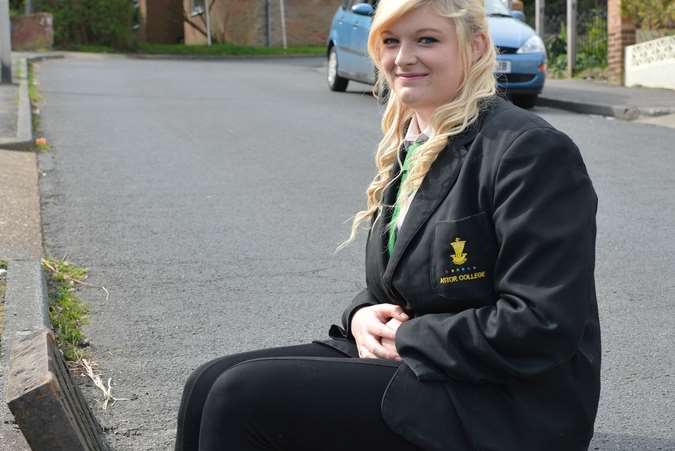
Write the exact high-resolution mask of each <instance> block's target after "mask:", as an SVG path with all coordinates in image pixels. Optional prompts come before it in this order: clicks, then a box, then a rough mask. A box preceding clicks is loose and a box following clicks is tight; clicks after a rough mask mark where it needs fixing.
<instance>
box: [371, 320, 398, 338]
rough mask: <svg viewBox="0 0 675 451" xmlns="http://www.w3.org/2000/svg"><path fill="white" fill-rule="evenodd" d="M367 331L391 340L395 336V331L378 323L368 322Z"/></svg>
mask: <svg viewBox="0 0 675 451" xmlns="http://www.w3.org/2000/svg"><path fill="white" fill-rule="evenodd" d="M367 331H368V333H370V334H371V335H375V336H376V337H382V338H388V339H390V340H393V339H394V337H396V331H395V330H394V329H392V328H391V327H387V326H385V325H384V324H380V323H370V324H368V328H367Z"/></svg>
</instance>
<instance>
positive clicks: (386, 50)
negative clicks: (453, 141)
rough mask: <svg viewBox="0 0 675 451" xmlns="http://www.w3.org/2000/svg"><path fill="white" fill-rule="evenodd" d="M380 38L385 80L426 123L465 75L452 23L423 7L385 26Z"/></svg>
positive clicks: (454, 94) (445, 101)
mask: <svg viewBox="0 0 675 451" xmlns="http://www.w3.org/2000/svg"><path fill="white" fill-rule="evenodd" d="M380 38H381V39H380V40H381V42H380V62H381V66H382V70H383V72H384V75H385V77H386V79H387V83H388V84H389V86H390V87H391V89H392V90H393V91H394V93H395V94H396V96H397V97H398V98H399V99H400V101H401V102H402V103H403V104H405V105H406V106H408V107H409V108H411V109H412V110H413V111H414V112H415V113H416V114H417V116H418V119H422V122H424V123H428V120H429V119H430V118H431V116H432V115H433V112H434V111H435V110H436V109H437V108H438V107H439V106H441V105H443V104H445V103H447V102H449V101H450V100H452V99H453V98H454V97H455V96H456V95H457V93H458V91H459V87H460V85H461V83H462V80H463V78H464V69H463V63H462V61H461V57H460V52H459V45H458V42H457V33H456V30H455V25H454V24H453V22H452V21H451V20H450V19H448V18H446V17H443V16H440V15H439V14H438V13H436V12H435V11H434V10H433V9H432V8H431V7H429V6H425V7H422V8H417V9H414V10H412V11H410V12H409V13H407V14H405V15H403V16H402V17H401V18H399V19H398V20H396V21H394V22H393V23H392V24H391V25H390V26H388V27H385V29H384V30H383V31H382V33H381V37H380Z"/></svg>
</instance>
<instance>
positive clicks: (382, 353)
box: [366, 339, 398, 360]
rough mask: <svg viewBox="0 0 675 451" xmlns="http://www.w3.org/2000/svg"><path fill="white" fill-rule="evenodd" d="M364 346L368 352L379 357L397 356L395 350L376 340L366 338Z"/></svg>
mask: <svg viewBox="0 0 675 451" xmlns="http://www.w3.org/2000/svg"><path fill="white" fill-rule="evenodd" d="M366 347H367V348H368V351H369V352H371V353H373V354H375V357H377V358H380V359H387V360H395V359H396V357H397V356H398V353H397V352H396V351H395V350H388V349H387V348H385V347H384V346H382V344H381V343H380V342H379V341H378V340H374V339H370V340H368V343H367V345H366Z"/></svg>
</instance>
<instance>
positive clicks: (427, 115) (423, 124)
mask: <svg viewBox="0 0 675 451" xmlns="http://www.w3.org/2000/svg"><path fill="white" fill-rule="evenodd" d="M431 116H433V112H427V111H415V118H416V119H417V126H418V127H419V129H420V130H419V131H420V132H423V131H424V130H426V128H427V127H428V126H429V124H430V123H431Z"/></svg>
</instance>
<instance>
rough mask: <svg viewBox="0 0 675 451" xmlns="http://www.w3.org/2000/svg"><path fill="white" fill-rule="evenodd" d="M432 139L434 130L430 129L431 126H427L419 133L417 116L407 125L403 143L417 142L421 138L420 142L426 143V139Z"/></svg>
mask: <svg viewBox="0 0 675 451" xmlns="http://www.w3.org/2000/svg"><path fill="white" fill-rule="evenodd" d="M433 137H434V129H433V128H431V124H429V125H427V127H426V128H425V129H424V131H422V132H420V127H419V124H418V123H417V116H416V115H413V117H412V119H410V123H409V124H408V130H406V133H405V138H403V141H406V142H415V141H419V140H420V138H422V139H421V140H422V141H426V140H427V139H430V138H433Z"/></svg>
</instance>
